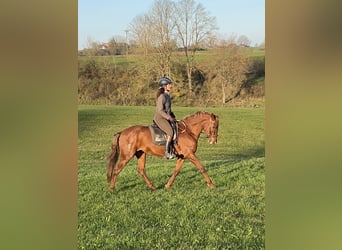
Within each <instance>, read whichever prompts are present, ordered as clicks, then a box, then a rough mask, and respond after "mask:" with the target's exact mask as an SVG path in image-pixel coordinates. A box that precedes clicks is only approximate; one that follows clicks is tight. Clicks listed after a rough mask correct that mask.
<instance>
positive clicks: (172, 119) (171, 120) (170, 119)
mask: <svg viewBox="0 0 342 250" xmlns="http://www.w3.org/2000/svg"><path fill="white" fill-rule="evenodd" d="M167 119H168V120H169V121H170V122H173V121H174V120H175V119H174V118H173V117H172V116H170V117H169V118H167Z"/></svg>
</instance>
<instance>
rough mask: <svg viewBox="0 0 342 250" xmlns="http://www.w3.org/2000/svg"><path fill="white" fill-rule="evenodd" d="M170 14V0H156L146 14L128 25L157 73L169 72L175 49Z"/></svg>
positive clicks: (171, 10)
mask: <svg viewBox="0 0 342 250" xmlns="http://www.w3.org/2000/svg"><path fill="white" fill-rule="evenodd" d="M172 15H173V4H172V2H171V1H170V0H156V1H155V2H154V4H153V5H152V8H151V10H150V11H149V13H148V14H145V15H143V16H138V17H137V18H135V19H134V20H133V22H132V23H131V25H130V31H131V32H132V34H133V35H134V36H135V39H136V41H137V43H138V44H139V45H140V47H142V48H143V50H144V55H145V56H146V57H147V56H148V60H153V62H154V63H155V66H156V68H157V69H158V72H159V73H158V74H159V75H163V74H167V75H170V74H171V58H172V54H173V52H174V51H175V50H176V43H175V41H174V39H173V37H172V34H173V33H174V22H173V18H172Z"/></svg>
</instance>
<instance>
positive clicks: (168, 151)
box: [154, 76, 176, 159]
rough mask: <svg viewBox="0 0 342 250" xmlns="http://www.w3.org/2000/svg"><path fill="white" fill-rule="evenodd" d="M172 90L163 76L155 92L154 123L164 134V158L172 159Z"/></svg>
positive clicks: (170, 84)
mask: <svg viewBox="0 0 342 250" xmlns="http://www.w3.org/2000/svg"><path fill="white" fill-rule="evenodd" d="M171 89H172V81H171V79H170V78H168V77H166V76H164V77H162V78H161V79H160V80H159V89H158V91H157V100H156V113H155V115H154V121H155V123H156V124H157V125H158V127H159V128H160V129H162V130H163V131H164V132H165V133H166V145H165V158H166V159H173V158H175V157H176V156H175V155H174V153H173V147H172V138H173V129H172V127H171V124H170V123H171V122H174V121H175V119H176V117H175V115H174V114H173V112H172V110H171V97H170V90H171Z"/></svg>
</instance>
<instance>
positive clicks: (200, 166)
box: [188, 154, 215, 188]
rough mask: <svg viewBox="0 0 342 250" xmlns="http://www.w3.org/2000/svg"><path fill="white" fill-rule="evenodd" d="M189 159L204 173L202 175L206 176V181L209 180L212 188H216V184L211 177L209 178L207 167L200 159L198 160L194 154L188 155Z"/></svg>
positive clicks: (208, 182) (208, 183)
mask: <svg viewBox="0 0 342 250" xmlns="http://www.w3.org/2000/svg"><path fill="white" fill-rule="evenodd" d="M188 159H189V161H191V162H192V163H193V164H194V165H195V166H196V167H197V168H198V170H199V171H200V172H201V173H202V175H203V176H204V179H205V181H206V182H207V185H208V186H209V187H210V188H214V187H215V185H214V184H213V183H212V181H211V179H210V178H209V175H208V174H207V171H206V170H205V168H204V167H203V166H202V164H201V163H200V161H199V160H198V158H197V157H196V155H194V154H192V155H190V156H189V157H188Z"/></svg>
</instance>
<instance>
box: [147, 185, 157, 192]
mask: <svg viewBox="0 0 342 250" xmlns="http://www.w3.org/2000/svg"><path fill="white" fill-rule="evenodd" d="M149 188H150V189H151V190H152V191H154V190H156V189H157V188H156V187H155V186H150V187H149Z"/></svg>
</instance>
